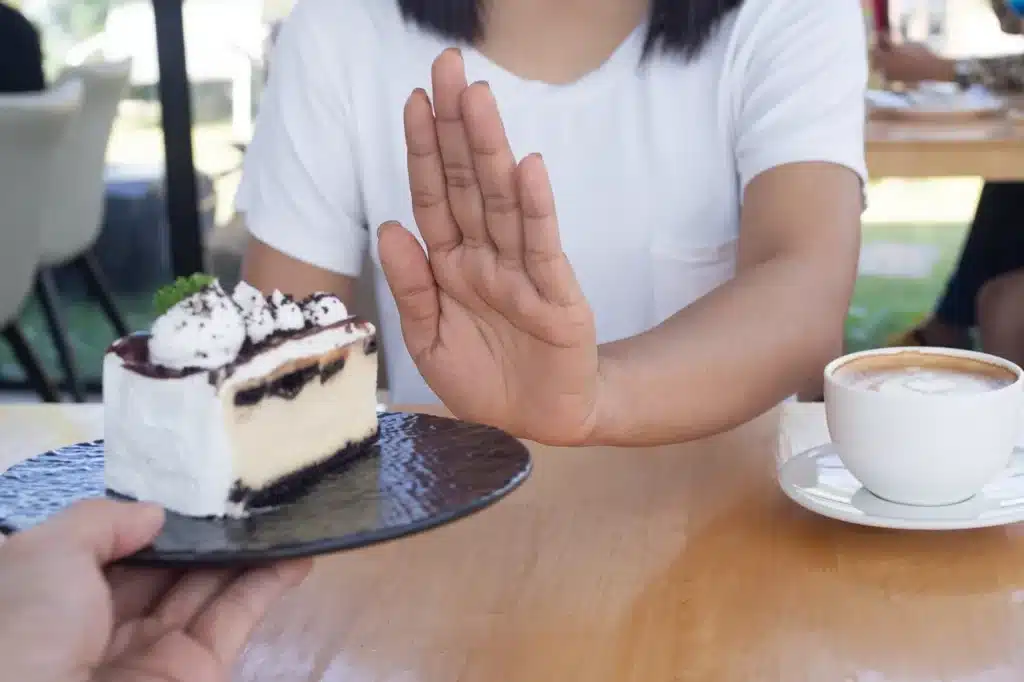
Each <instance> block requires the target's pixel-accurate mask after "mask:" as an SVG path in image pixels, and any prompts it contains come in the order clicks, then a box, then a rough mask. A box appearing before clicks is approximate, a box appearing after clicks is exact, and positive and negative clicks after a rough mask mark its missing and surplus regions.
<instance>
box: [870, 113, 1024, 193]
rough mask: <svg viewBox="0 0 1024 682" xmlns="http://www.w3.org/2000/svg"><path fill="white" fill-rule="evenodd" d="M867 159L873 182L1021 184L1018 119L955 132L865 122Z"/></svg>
mask: <svg viewBox="0 0 1024 682" xmlns="http://www.w3.org/2000/svg"><path fill="white" fill-rule="evenodd" d="M1020 104H1021V105H1024V102H1020ZM867 158H868V171H869V173H870V175H871V177H872V178H884V177H904V178H929V177H955V176H979V177H983V178H986V179H988V180H1024V124H1022V119H1021V118H1020V114H1019V113H1014V114H1013V115H1011V117H1010V118H1009V119H1007V120H998V121H990V122H985V123H974V124H963V125H957V126H940V125H925V124H908V123H891V122H880V121H870V122H869V123H868V127H867Z"/></svg>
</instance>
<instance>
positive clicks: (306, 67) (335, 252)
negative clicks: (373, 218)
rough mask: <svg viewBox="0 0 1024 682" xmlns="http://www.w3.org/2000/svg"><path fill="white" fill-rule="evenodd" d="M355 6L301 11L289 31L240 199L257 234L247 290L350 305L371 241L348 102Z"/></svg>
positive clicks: (246, 268) (307, 6) (248, 258)
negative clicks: (322, 297) (327, 295)
mask: <svg viewBox="0 0 1024 682" xmlns="http://www.w3.org/2000/svg"><path fill="white" fill-rule="evenodd" d="M351 4H352V3H344V6H342V5H340V4H332V3H329V2H305V3H300V5H299V6H298V7H296V9H295V11H294V12H292V14H291V15H290V16H289V18H288V20H287V21H286V22H285V24H284V26H283V27H282V29H281V31H280V34H279V37H278V41H277V45H276V47H275V51H274V70H273V73H272V75H271V76H270V79H269V83H268V87H267V90H266V92H265V94H264V96H263V99H262V101H261V103H260V114H259V120H258V121H257V123H256V131H255V134H254V136H253V140H252V144H251V145H250V146H249V149H248V151H247V153H246V158H245V169H244V173H243V177H242V184H241V186H240V188H239V191H238V198H237V206H238V210H239V212H240V213H241V214H243V216H244V218H245V223H246V228H247V229H248V231H249V233H250V234H251V238H250V240H249V244H248V245H247V248H246V253H245V259H244V263H243V268H242V277H243V278H244V279H245V280H246V281H248V282H249V283H250V284H252V285H254V286H256V287H257V288H259V289H262V290H264V291H270V290H273V289H280V290H281V291H283V292H285V293H288V294H292V295H294V296H297V297H301V296H305V295H307V294H310V293H313V292H316V291H329V292H331V293H333V294H335V295H337V296H339V297H340V298H341V299H342V300H343V301H344V302H345V304H346V305H350V306H351V305H352V303H353V297H354V281H355V278H356V277H357V276H358V274H359V272H360V267H361V266H362V263H363V259H364V256H365V253H366V247H367V242H368V241H369V233H368V231H367V229H366V226H365V222H366V220H365V215H364V212H363V210H362V201H361V198H360V192H359V168H358V165H357V161H356V159H357V158H358V155H357V154H356V151H355V147H354V144H355V143H354V140H355V137H354V134H353V127H354V122H353V120H352V117H351V115H350V110H349V103H348V100H347V95H346V93H347V91H348V88H347V85H348V79H349V74H350V70H351V69H353V68H355V67H356V65H357V56H355V55H352V54H350V52H352V51H354V49H355V45H356V43H355V42H354V41H352V40H346V38H348V37H349V36H348V35H347V32H348V31H349V30H351V31H356V30H358V27H359V24H358V21H357V20H358V18H359V15H358V14H357V13H356V10H353V9H351V8H350V7H348V5H351ZM339 19H343V20H346V21H339Z"/></svg>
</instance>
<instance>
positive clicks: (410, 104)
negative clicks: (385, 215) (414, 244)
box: [405, 89, 462, 253]
mask: <svg viewBox="0 0 1024 682" xmlns="http://www.w3.org/2000/svg"><path fill="white" fill-rule="evenodd" d="M405 147H406V150H407V152H408V160H409V190H410V192H411V193H412V210H413V215H414V216H415V217H416V225H417V226H418V227H419V229H420V234H422V235H423V240H424V241H426V242H427V248H428V249H430V251H431V252H434V253H438V252H445V251H450V250H451V249H453V248H455V247H456V246H458V245H459V242H460V241H462V236H461V234H460V233H459V226H458V225H457V224H456V223H455V217H454V216H453V215H452V212H451V208H450V207H449V205H448V191H447V189H446V188H445V180H444V177H445V176H444V164H443V162H442V161H441V150H440V148H439V147H438V143H437V129H436V128H435V126H434V111H433V108H432V107H431V104H430V98H429V97H428V96H427V93H426V92H425V91H424V90H422V89H416V90H415V91H413V93H412V95H410V97H409V100H408V101H407V102H406V103H405Z"/></svg>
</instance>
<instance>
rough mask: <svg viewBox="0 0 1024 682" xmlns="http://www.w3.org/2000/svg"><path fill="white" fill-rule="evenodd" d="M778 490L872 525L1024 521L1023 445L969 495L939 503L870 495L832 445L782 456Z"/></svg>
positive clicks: (955, 526)
mask: <svg viewBox="0 0 1024 682" xmlns="http://www.w3.org/2000/svg"><path fill="white" fill-rule="evenodd" d="M779 484H780V485H781V486H782V490H783V491H784V492H785V493H786V495H788V496H789V498H790V499H792V500H793V501H794V502H796V503H797V504H799V505H800V506H801V507H804V508H806V509H809V510H810V511H812V512H815V513H817V514H821V515H822V516H827V517H829V518H833V519H838V520H840V521H846V522H848V523H856V524H859V525H861V526H875V527H877V528H899V529H909V530H960V529H965V528H986V527H989V526H1002V525H1005V524H1009V523H1017V522H1018V521H1024V449H1017V450H1015V451H1014V453H1013V458H1012V459H1011V460H1010V466H1009V467H1008V468H1007V470H1006V472H1005V473H1004V474H1001V475H1000V476H999V478H997V479H996V480H995V481H993V482H992V483H990V484H988V485H987V486H985V488H984V489H983V490H982V491H981V492H980V493H978V494H977V495H975V496H974V497H972V498H971V499H969V500H965V501H964V502H960V503H959V504H951V505H946V506H942V507H916V506H913V505H906V504H896V503H895V502H888V501H886V500H883V499H881V498H879V497H875V496H874V495H872V494H871V493H870V492H868V491H867V490H866V489H865V488H864V487H863V486H862V485H861V484H860V482H859V481H858V480H857V479H856V478H854V477H853V474H851V473H850V472H849V471H847V470H846V467H844V466H843V463H842V462H840V461H839V456H838V455H836V453H835V449H834V448H833V446H832V444H831V443H829V444H827V445H822V446H819V447H816V448H813V449H811V450H807V451H806V452H802V453H800V454H798V455H794V456H793V457H791V458H790V459H789V460H788V461H786V462H785V463H784V464H783V465H782V468H781V470H780V471H779Z"/></svg>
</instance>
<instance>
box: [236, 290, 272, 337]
mask: <svg viewBox="0 0 1024 682" xmlns="http://www.w3.org/2000/svg"><path fill="white" fill-rule="evenodd" d="M231 298H232V299H233V300H234V302H235V304H236V305H237V306H238V308H239V309H240V310H241V311H242V319H243V320H245V332H246V334H247V335H248V336H249V341H251V342H252V343H254V344H256V343H263V342H264V341H266V340H267V338H269V337H270V335H271V334H273V333H274V331H275V330H276V329H277V321H276V320H275V319H274V311H273V310H271V308H270V303H269V302H267V298H266V297H265V296H264V295H263V294H262V293H261V292H260V290H259V289H257V288H256V287H254V286H252V285H251V284H249V283H247V282H239V283H238V285H237V286H236V287H235V291H234V293H233V294H232V295H231Z"/></svg>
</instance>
